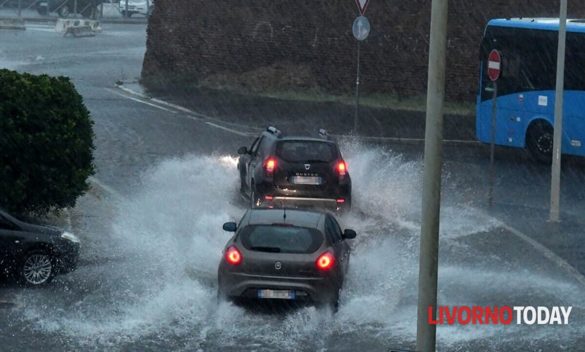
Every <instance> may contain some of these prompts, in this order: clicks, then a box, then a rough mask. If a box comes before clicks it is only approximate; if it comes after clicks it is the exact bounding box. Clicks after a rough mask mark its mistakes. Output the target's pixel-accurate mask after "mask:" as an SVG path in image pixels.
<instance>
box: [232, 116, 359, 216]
mask: <svg viewBox="0 0 585 352" xmlns="http://www.w3.org/2000/svg"><path fill="white" fill-rule="evenodd" d="M238 154H240V159H239V161H238V170H239V172H240V182H241V187H240V191H241V192H242V194H243V195H244V196H245V197H246V198H248V199H249V200H250V205H251V207H252V208H255V207H260V206H265V207H275V206H276V207H281V206H287V207H288V206H305V207H307V206H308V207H311V206H315V207H321V208H326V209H335V210H343V211H347V210H349V209H350V208H351V178H350V177H349V172H348V170H347V164H346V162H345V161H344V160H343V157H342V156H341V152H340V151H339V147H338V146H337V143H336V142H335V141H334V140H333V139H331V138H330V137H329V136H328V135H327V132H326V131H324V130H320V131H319V134H318V136H315V137H307V136H283V134H282V133H281V132H280V131H279V130H277V129H276V128H274V127H268V128H267V129H266V130H265V131H263V132H262V134H261V135H260V136H259V137H258V138H256V139H255V140H254V142H253V143H252V146H251V147H250V148H249V149H248V148H247V147H241V148H240V149H239V150H238Z"/></svg>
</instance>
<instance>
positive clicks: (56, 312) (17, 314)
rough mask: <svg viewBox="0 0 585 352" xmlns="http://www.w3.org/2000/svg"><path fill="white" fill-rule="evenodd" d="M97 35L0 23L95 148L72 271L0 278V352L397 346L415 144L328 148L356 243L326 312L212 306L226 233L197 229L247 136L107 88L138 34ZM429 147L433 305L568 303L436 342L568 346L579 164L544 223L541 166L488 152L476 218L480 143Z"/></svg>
mask: <svg viewBox="0 0 585 352" xmlns="http://www.w3.org/2000/svg"><path fill="white" fill-rule="evenodd" d="M103 27H104V32H103V33H101V34H99V35H97V36H95V37H88V38H64V37H61V36H60V35H58V34H57V33H55V32H54V31H53V30H52V29H51V28H50V27H47V26H44V25H39V24H31V25H29V26H28V28H27V30H26V31H0V67H6V68H10V69H16V70H20V71H26V72H30V73H38V74H40V73H48V74H51V75H66V76H69V77H71V78H72V80H73V82H74V83H75V85H76V87H77V88H78V90H79V91H80V93H81V94H82V95H83V97H84V100H85V103H86V105H87V107H88V109H89V110H90V112H91V114H92V118H93V120H94V122H95V127H94V128H95V135H96V143H95V144H96V146H97V148H96V153H95V162H96V165H97V173H96V175H95V179H94V180H93V183H92V185H93V186H92V190H91V191H90V192H89V194H88V195H86V196H84V197H83V198H81V199H80V200H79V202H78V205H77V207H76V208H75V209H73V210H72V212H71V214H72V215H71V220H72V226H73V230H74V231H75V232H76V233H77V234H79V236H80V237H81V238H82V239H83V240H84V246H83V251H82V259H81V263H80V268H79V269H78V270H77V271H76V272H74V273H72V274H70V275H67V276H63V277H58V278H57V279H56V280H55V282H54V283H53V284H52V285H51V286H50V287H47V288H43V289H35V290H30V289H23V288H20V287H16V286H15V285H14V284H13V283H11V282H10V281H2V282H1V283H0V285H1V286H0V313H1V314H0V346H1V347H0V350H2V351H24V350H30V351H36V350H44V351H64V350H65V351H77V350H124V351H149V350H153V351H155V350H182V351H198V350H201V351H208V350H209V351H215V350H224V351H228V350H234V351H237V350H307V351H312V350H323V351H324V350H347V351H352V350H364V351H366V350H367V351H385V350H388V349H389V348H391V347H394V348H403V349H414V340H415V336H416V335H415V334H416V330H415V327H416V287H417V275H418V272H417V263H418V254H417V253H418V237H417V233H418V229H419V227H420V218H419V212H420V194H421V190H420V182H419V181H420V176H421V170H422V145H421V144H416V143H414V144H412V143H407V144H404V143H394V144H374V143H355V142H351V141H344V142H343V143H342V147H343V148H344V154H345V156H346V159H347V160H348V162H349V165H350V172H351V173H352V177H353V179H354V192H355V193H354V194H355V198H354V199H355V203H356V204H357V206H358V211H357V212H356V214H354V215H351V216H348V217H346V218H344V219H343V220H344V222H345V223H346V224H348V225H350V226H352V227H354V228H356V229H357V230H358V232H359V233H360V235H361V238H360V239H359V241H356V243H354V254H353V258H352V265H353V268H352V271H351V272H350V275H351V276H350V279H349V282H348V283H347V285H346V293H345V294H344V296H343V297H342V304H341V308H340V311H339V313H338V314H336V315H331V313H330V312H326V311H321V310H315V309H312V308H299V309H298V310H292V311H285V312H282V311H277V312H274V313H273V314H264V313H257V312H254V311H249V310H242V309H240V308H238V307H232V306H230V305H229V304H226V303H222V304H220V305H217V303H216V302H215V300H214V298H215V294H214V289H215V288H214V285H215V281H214V280H215V272H214V271H215V267H216V266H215V265H216V263H217V260H218V258H219V255H220V254H219V250H220V249H221V246H222V245H223V243H224V242H225V240H226V239H227V238H226V237H225V235H224V234H222V233H221V231H219V233H217V234H216V232H214V231H215V229H219V226H220V225H221V222H222V221H223V220H224V219H225V220H229V219H231V218H233V219H236V218H237V217H238V216H240V215H241V214H242V212H243V211H244V205H243V204H242V202H240V201H239V200H238V198H237V196H236V194H237V192H236V187H237V186H236V183H237V181H235V178H236V177H237V176H236V175H235V172H234V159H233V157H235V150H236V149H237V147H239V146H241V145H246V144H249V143H250V142H251V141H250V139H249V138H248V137H244V136H241V135H239V134H235V133H232V132H230V131H229V130H226V129H222V128H217V127H216V126H212V125H210V124H207V123H205V122H204V121H201V120H198V119H193V118H191V117H189V116H186V114H184V113H183V112H181V111H178V110H176V109H173V108H169V107H165V106H162V105H160V104H156V103H153V102H152V101H146V102H145V101H144V100H142V99H140V98H138V97H135V96H132V95H129V94H127V93H126V92H123V91H121V90H119V89H117V88H116V87H115V82H116V81H119V80H120V81H126V82H132V81H137V80H138V79H139V75H140V71H141V62H142V57H143V55H144V51H145V42H146V31H145V26H144V25H136V24H133V25H115V24H104V25H103ZM147 103H148V104H147ZM225 103H226V102H225V99H222V104H225ZM206 104H207V105H210V104H213V100H209V101H206ZM336 109H339V108H338V107H337V108H336ZM259 110H261V111H264V108H262V109H260V108H259ZM246 114H249V112H246ZM228 122H230V121H228ZM231 122H233V121H231ZM219 124H220V125H221V123H219ZM225 126H229V127H230V128H233V126H232V125H229V124H226V125H225ZM415 128H416V129H420V126H415ZM444 151H445V159H446V162H445V167H444V180H443V185H444V188H443V196H444V201H443V202H444V206H443V214H442V216H443V218H442V219H443V225H442V232H441V254H440V263H441V269H440V278H439V282H440V292H439V301H440V303H441V305H450V306H453V305H483V306H486V305H490V306H493V305H500V306H501V305H524V306H526V305H545V306H553V305H570V306H573V307H574V308H573V316H572V317H571V321H570V324H569V325H568V326H560V327H556V326H555V327H549V326H539V327H537V326H508V327H503V326H444V327H440V328H439V332H438V336H439V338H438V341H439V343H438V346H439V349H440V350H443V351H452V350H456V351H468V350H469V351H480V350H506V351H527V350H543V351H547V350H555V351H556V350H567V351H579V350H585V347H583V346H585V333H584V332H583V330H582V328H581V327H582V324H583V322H585V299H584V297H585V295H583V292H584V290H585V286H584V285H583V283H582V282H581V280H582V277H581V276H579V275H582V274H583V273H585V258H584V253H585V248H584V247H585V245H584V241H583V235H584V231H583V228H584V227H583V224H584V221H583V219H582V218H583V217H582V214H585V188H584V187H583V184H584V181H585V163H584V162H583V161H582V160H579V159H569V160H567V162H566V165H565V167H564V170H563V193H562V205H563V222H561V224H558V225H557V224H549V223H548V222H547V221H546V219H547V209H548V191H547V189H548V185H549V183H550V172H549V169H548V168H547V166H545V165H538V164H535V163H534V162H533V161H532V160H530V158H529V157H527V156H526V154H525V153H523V152H522V151H511V150H507V149H499V148H498V150H497V158H496V160H497V164H496V174H497V177H496V184H495V192H494V199H495V205H494V207H491V208H489V207H487V206H486V202H487V201H486V194H487V172H486V170H487V168H488V160H489V155H488V148H487V147H486V146H482V145H467V144H465V145H457V144H455V145H448V146H445V150H444ZM510 228H513V229H515V230H518V231H519V232H520V233H522V234H523V235H525V236H527V237H528V238H530V239H532V240H535V241H537V242H538V243H539V244H541V245H542V246H543V247H544V249H545V250H543V248H540V247H539V248H536V247H534V246H533V245H531V244H529V243H528V242H526V241H525V240H522V239H521V238H520V237H518V236H517V235H515V234H514V233H513V232H511V231H510ZM551 253H552V254H553V255H552V256H551ZM551 258H552V259H551ZM559 259H560V260H562V261H564V262H566V263H568V264H569V265H570V267H571V268H574V270H575V271H571V270H567V267H566V266H564V265H561V264H562V262H561V261H559ZM559 263H561V264H559ZM579 273H581V274H579Z"/></svg>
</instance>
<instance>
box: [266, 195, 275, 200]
mask: <svg viewBox="0 0 585 352" xmlns="http://www.w3.org/2000/svg"><path fill="white" fill-rule="evenodd" d="M272 199H274V197H272V196H264V200H268V201H270V200H272Z"/></svg>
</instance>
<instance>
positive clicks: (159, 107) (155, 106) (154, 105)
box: [120, 94, 177, 114]
mask: <svg viewBox="0 0 585 352" xmlns="http://www.w3.org/2000/svg"><path fill="white" fill-rule="evenodd" d="M120 95H122V94H120ZM122 96H124V95H122ZM124 97H125V98H127V99H130V100H133V101H135V102H138V103H142V104H145V105H148V106H152V107H153V108H157V109H161V110H164V111H167V112H170V113H171V114H176V113H177V112H176V111H173V110H170V109H167V108H163V107H162V106H159V105H156V104H153V103H149V102H147V101H144V100H140V99H138V98H133V97H128V96H124Z"/></svg>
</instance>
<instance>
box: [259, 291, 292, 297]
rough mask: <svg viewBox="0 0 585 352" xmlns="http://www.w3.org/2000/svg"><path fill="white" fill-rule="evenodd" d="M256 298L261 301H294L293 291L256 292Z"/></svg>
mask: <svg viewBox="0 0 585 352" xmlns="http://www.w3.org/2000/svg"><path fill="white" fill-rule="evenodd" d="M258 298H262V299H295V298H296V295H295V291H291V290H258Z"/></svg>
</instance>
